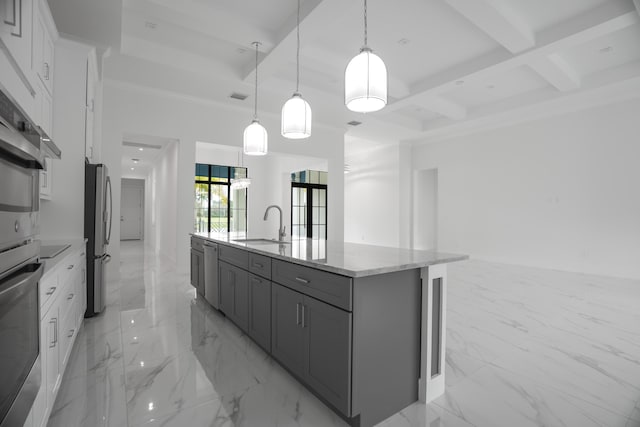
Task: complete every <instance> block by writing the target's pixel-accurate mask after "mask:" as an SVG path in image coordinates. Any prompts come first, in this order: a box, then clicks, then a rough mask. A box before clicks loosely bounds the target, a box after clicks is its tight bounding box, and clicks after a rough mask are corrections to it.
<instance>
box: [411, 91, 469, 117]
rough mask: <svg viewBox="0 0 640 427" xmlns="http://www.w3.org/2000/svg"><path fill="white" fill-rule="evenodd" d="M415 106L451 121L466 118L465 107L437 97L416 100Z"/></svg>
mask: <svg viewBox="0 0 640 427" xmlns="http://www.w3.org/2000/svg"><path fill="white" fill-rule="evenodd" d="M416 105H417V106H419V107H422V108H424V109H426V110H429V111H432V112H434V113H438V114H440V115H442V116H445V117H448V118H450V119H453V120H464V119H465V118H466V117H467V109H466V108H465V107H463V106H462V105H460V104H457V103H455V102H453V101H450V100H448V99H445V98H443V97H442V96H438V95H430V96H426V97H424V98H421V99H419V100H416Z"/></svg>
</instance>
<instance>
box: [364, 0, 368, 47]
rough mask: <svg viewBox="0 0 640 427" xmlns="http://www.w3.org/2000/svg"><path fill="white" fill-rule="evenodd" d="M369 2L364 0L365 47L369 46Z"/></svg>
mask: <svg viewBox="0 0 640 427" xmlns="http://www.w3.org/2000/svg"><path fill="white" fill-rule="evenodd" d="M367 36H368V35H367V0H364V45H365V46H367V39H368V37H367Z"/></svg>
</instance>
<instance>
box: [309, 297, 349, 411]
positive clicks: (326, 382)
mask: <svg viewBox="0 0 640 427" xmlns="http://www.w3.org/2000/svg"><path fill="white" fill-rule="evenodd" d="M303 316H304V318H303V324H302V326H303V330H304V361H305V365H304V374H303V379H304V381H305V382H306V383H307V384H309V385H310V386H311V387H312V388H313V389H314V390H315V391H316V392H318V393H319V394H320V395H321V396H322V397H324V398H325V399H326V400H327V401H328V402H329V403H331V404H332V405H333V406H335V407H336V409H338V410H339V411H340V412H342V413H343V414H344V415H347V416H348V415H350V414H351V407H350V406H351V405H350V403H351V398H350V397H351V396H350V384H351V316H352V315H351V313H349V312H347V311H344V310H340V309H339V308H336V307H333V306H331V305H329V304H326V303H324V302H322V301H318V300H316V299H314V298H310V297H307V296H305V297H303Z"/></svg>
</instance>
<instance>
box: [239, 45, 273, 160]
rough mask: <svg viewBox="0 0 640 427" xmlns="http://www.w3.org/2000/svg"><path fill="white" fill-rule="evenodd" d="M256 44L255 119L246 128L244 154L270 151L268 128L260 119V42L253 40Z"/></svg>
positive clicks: (256, 154)
mask: <svg viewBox="0 0 640 427" xmlns="http://www.w3.org/2000/svg"><path fill="white" fill-rule="evenodd" d="M253 44H254V45H255V46H256V73H255V74H256V92H255V97H254V101H255V103H254V109H253V121H252V122H251V124H250V125H249V126H247V127H246V128H245V129H244V143H243V148H244V154H247V155H249V156H264V155H265V154H267V151H268V135H267V130H266V129H265V128H264V127H263V126H262V125H261V124H260V122H259V121H258V46H260V42H253Z"/></svg>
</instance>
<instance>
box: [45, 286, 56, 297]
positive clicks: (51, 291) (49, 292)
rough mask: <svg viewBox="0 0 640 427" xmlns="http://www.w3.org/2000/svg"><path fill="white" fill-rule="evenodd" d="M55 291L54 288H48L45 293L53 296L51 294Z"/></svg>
mask: <svg viewBox="0 0 640 427" xmlns="http://www.w3.org/2000/svg"><path fill="white" fill-rule="evenodd" d="M55 291H56V287H55V286H52V287H50V288H49V290H48V291H47V295H53V293H54V292H55Z"/></svg>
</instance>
